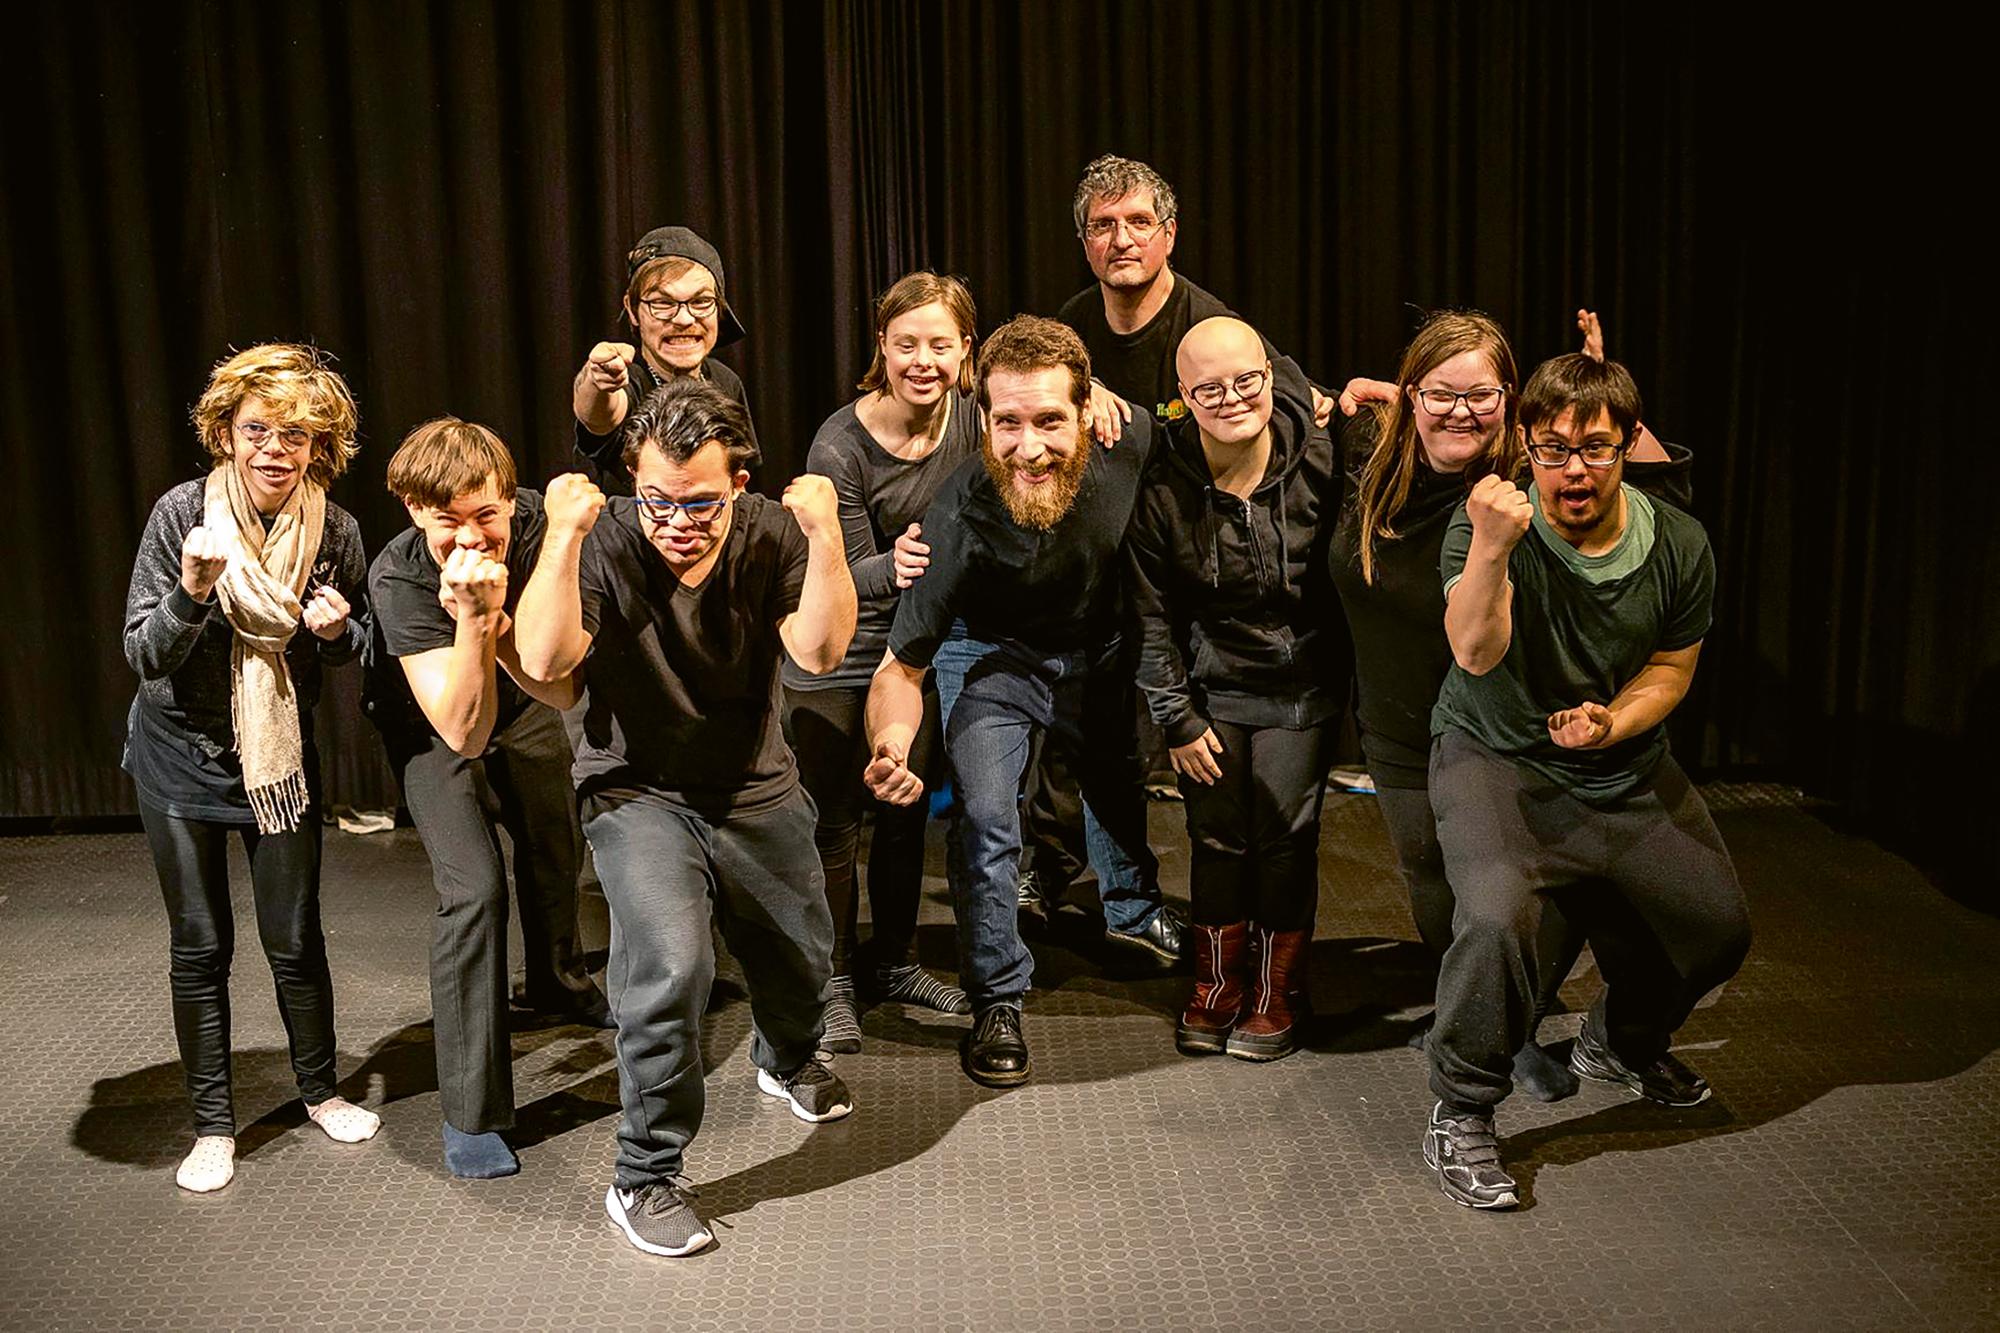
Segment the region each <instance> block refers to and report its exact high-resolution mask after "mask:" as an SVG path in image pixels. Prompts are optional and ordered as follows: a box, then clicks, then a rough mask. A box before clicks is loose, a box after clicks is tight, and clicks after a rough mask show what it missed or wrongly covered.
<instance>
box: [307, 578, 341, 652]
mask: <svg viewBox="0 0 2000 1333" xmlns="http://www.w3.org/2000/svg"><path fill="white" fill-rule="evenodd" d="M349 609H350V608H349V607H348V605H347V599H346V598H345V597H342V596H341V595H340V589H338V588H336V587H334V586H333V585H332V584H330V583H329V584H327V585H326V586H325V587H323V588H321V589H320V590H319V591H318V592H316V593H314V594H313V595H312V600H311V601H310V602H307V603H306V605H305V611H304V612H303V613H302V614H301V615H300V616H299V620H300V621H301V622H302V623H303V624H304V625H305V627H306V628H307V629H309V630H311V631H312V632H313V633H315V634H317V635H319V636H320V637H321V638H322V639H325V640H327V641H328V642H331V641H333V640H335V639H338V638H339V637H340V636H341V635H343V634H345V633H347V613H348V611H349Z"/></svg>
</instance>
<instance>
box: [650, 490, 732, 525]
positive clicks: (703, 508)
mask: <svg viewBox="0 0 2000 1333" xmlns="http://www.w3.org/2000/svg"><path fill="white" fill-rule="evenodd" d="M632 498H633V499H634V500H636V501H638V502H639V509H640V512H642V513H644V514H645V515H646V517H647V518H648V519H651V520H652V521H653V522H655V523H658V524H660V525H661V526H663V527H664V526H665V525H666V524H668V523H671V522H673V521H674V515H675V514H679V515H680V516H681V517H683V518H685V519H686V520H687V521H688V522H689V523H691V524H693V525H694V526H695V527H697V528H705V527H707V526H708V525H709V524H711V523H713V522H715V520H716V518H717V516H718V515H720V514H721V513H722V511H723V510H724V509H725V508H726V507H728V504H729V500H728V498H727V497H726V496H725V497H724V498H723V499H720V500H661V499H657V498H656V497H654V496H650V495H635V496H633V497H632Z"/></svg>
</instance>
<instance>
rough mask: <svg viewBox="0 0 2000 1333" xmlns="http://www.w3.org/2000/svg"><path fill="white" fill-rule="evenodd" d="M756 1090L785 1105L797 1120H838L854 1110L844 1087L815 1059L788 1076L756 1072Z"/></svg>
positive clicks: (834, 1074) (838, 1077) (836, 1076)
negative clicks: (787, 1105)
mask: <svg viewBox="0 0 2000 1333" xmlns="http://www.w3.org/2000/svg"><path fill="white" fill-rule="evenodd" d="M757 1087H758V1089H759V1091H761V1092H763V1094H764V1095H765V1096H767V1097H776V1098H778V1099H779V1100H780V1101H782V1102H786V1103H788V1104H789V1105H790V1106H791V1108H792V1114H793V1115H795V1116H797V1117H798V1118H799V1119H801V1120H810V1121H812V1122H813V1123H814V1124H818V1123H820V1122H821V1121H825V1120H838V1119H840V1118H841V1117H842V1116H844V1115H847V1114H849V1113H850V1112H852V1111H853V1110H854V1096H853V1094H852V1093H850V1092H848V1090H847V1085H846V1084H845V1083H842V1082H841V1081H840V1076H839V1075H838V1074H836V1073H834V1072H833V1071H832V1070H831V1069H828V1068H827V1067H826V1066H825V1065H823V1064H821V1063H820V1062H819V1061H818V1060H817V1059H813V1060H808V1061H806V1062H805V1063H804V1064H802V1065H800V1066H799V1067H798V1068H797V1069H794V1070H793V1071H792V1072H791V1073H789V1074H773V1073H772V1072H771V1071H770V1070H768V1069H760V1070H758V1071H757Z"/></svg>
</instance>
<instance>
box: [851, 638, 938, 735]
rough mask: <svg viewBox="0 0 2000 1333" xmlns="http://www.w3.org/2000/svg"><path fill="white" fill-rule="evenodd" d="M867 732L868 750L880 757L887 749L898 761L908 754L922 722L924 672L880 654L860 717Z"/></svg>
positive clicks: (892, 655) (889, 655)
mask: <svg viewBox="0 0 2000 1333" xmlns="http://www.w3.org/2000/svg"><path fill="white" fill-rule="evenodd" d="M863 719H864V723H865V725H866V726H867V728H868V747H869V749H870V750H872V751H875V752H877V753H880V752H881V751H882V749H883V748H884V746H885V745H886V747H887V749H888V751H889V753H891V754H894V755H895V756H897V757H898V758H899V759H900V758H906V757H907V756H908V755H909V753H910V742H911V741H913V740H914V739H915V738H916V734H917V728H918V727H920V726H922V725H923V721H924V672H923V668H921V667H913V666H909V665H908V664H906V663H904V662H902V661H900V660H898V659H897V657H896V655H895V654H894V653H886V652H885V653H884V654H882V664H881V665H880V666H878V667H876V668H875V679H874V680H873V682H872V683H871V684H870V685H869V687H868V706H867V708H866V710H865V711H864V714H863Z"/></svg>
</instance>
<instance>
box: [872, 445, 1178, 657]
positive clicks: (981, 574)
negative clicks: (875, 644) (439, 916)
mask: <svg viewBox="0 0 2000 1333" xmlns="http://www.w3.org/2000/svg"><path fill="white" fill-rule="evenodd" d="M1158 432H1159V427H1157V426H1155V425H1154V424H1153V422H1152V419H1151V418H1150V417H1148V416H1147V415H1146V414H1145V413H1144V412H1137V411H1135V412H1134V413H1133V414H1132V421H1131V424H1130V425H1128V426H1127V427H1126V428H1125V435H1124V438H1123V439H1121V440H1119V441H1118V443H1117V444H1116V445H1115V446H1113V447H1112V448H1110V449H1105V448H1102V447H1100V446H1099V445H1098V444H1097V443H1096V442H1095V441H1094V440H1091V439H1088V438H1086V439H1085V440H1084V441H1083V442H1082V444H1081V445H1080V447H1081V448H1085V449H1088V450H1089V451H1090V453H1089V460H1090V461H1089V463H1088V465H1087V467H1086V470H1085V472H1084V474H1083V485H1082V486H1081V487H1080V488H1079V489H1078V491H1077V495H1076V500H1075V501H1074V502H1073V503H1072V504H1071V505H1070V508H1069V512H1068V513H1066V514H1064V515H1063V516H1062V518H1061V519H1060V520H1059V521H1058V522H1057V523H1056V525H1055V527H1053V528H1051V529H1049V530H1048V531H1046V532H1044V531H1042V530H1040V529H1038V528H1024V527H1022V526H1021V525H1020V524H1018V523H1016V522H1015V521H1014V518H1013V515H1011V514H1010V513H1008V512H1007V506H1006V503H1005V502H1004V501H1003V500H1001V498H1000V494H999V492H998V491H996V490H995V489H994V488H993V479H992V478H991V477H989V476H987V474H986V464H985V460H984V459H983V458H973V459H970V460H968V461H967V462H965V463H964V464H963V465H961V466H960V467H959V469H958V471H957V472H955V473H953V474H952V476H951V479H950V480H949V481H947V482H945V484H944V489H943V490H941V491H939V492H938V497H937V499H936V500H934V501H932V503H931V507H930V510H929V511H928V512H927V513H926V514H925V515H924V520H923V523H924V533H925V535H926V536H928V537H929V538H930V543H931V563H930V567H929V568H928V569H927V570H925V571H924V576H923V577H922V578H920V579H918V580H917V581H916V582H915V583H914V584H912V585H911V586H910V588H909V589H908V590H907V591H906V592H904V594H903V596H902V599H901V600H900V601H899V602H897V604H896V620H895V624H894V626H893V627H892V628H891V629H890V631H889V648H890V650H891V651H892V652H894V653H895V654H896V657H897V659H898V660H899V661H901V662H903V663H905V664H906V665H909V666H929V665H930V662H931V657H932V655H933V654H935V653H936V652H937V648H938V645H939V644H940V643H942V642H944V640H945V639H946V637H948V636H949V635H950V633H951V627H952V622H953V621H955V620H963V621H964V622H965V628H966V631H967V633H969V634H971V636H972V637H973V638H975V639H985V640H988V641H999V640H1012V641H1015V642H1018V643H1023V644H1026V645H1027V646H1028V647H1030V648H1032V649H1035V650H1038V651H1040V652H1048V653H1060V652H1070V651H1073V650H1075V649H1080V648H1090V647H1094V646H1096V645H1098V644H1100V643H1102V642H1104V641H1105V640H1106V639H1107V638H1109V637H1110V636H1111V635H1113V634H1116V633H1118V632H1119V631H1120V630H1121V629H1123V628H1124V619H1125V616H1124V596H1123V593H1124V583H1123V564H1122V562H1121V561H1120V559H1119V558H1118V551H1119V547H1120V545H1121V544H1122V543H1123V542H1124V540H1125V530H1126V528H1128V527H1129V526H1131V522H1132V508H1133V502H1134V501H1135V499H1136V498H1137V496H1138V493H1139V476H1140V473H1141V472H1142V471H1144V469H1145V466H1146V461H1147V459H1148V458H1149V457H1150V456H1151V454H1152V451H1153V446H1154V442H1155V440H1156V439H1157V438H1158Z"/></svg>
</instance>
